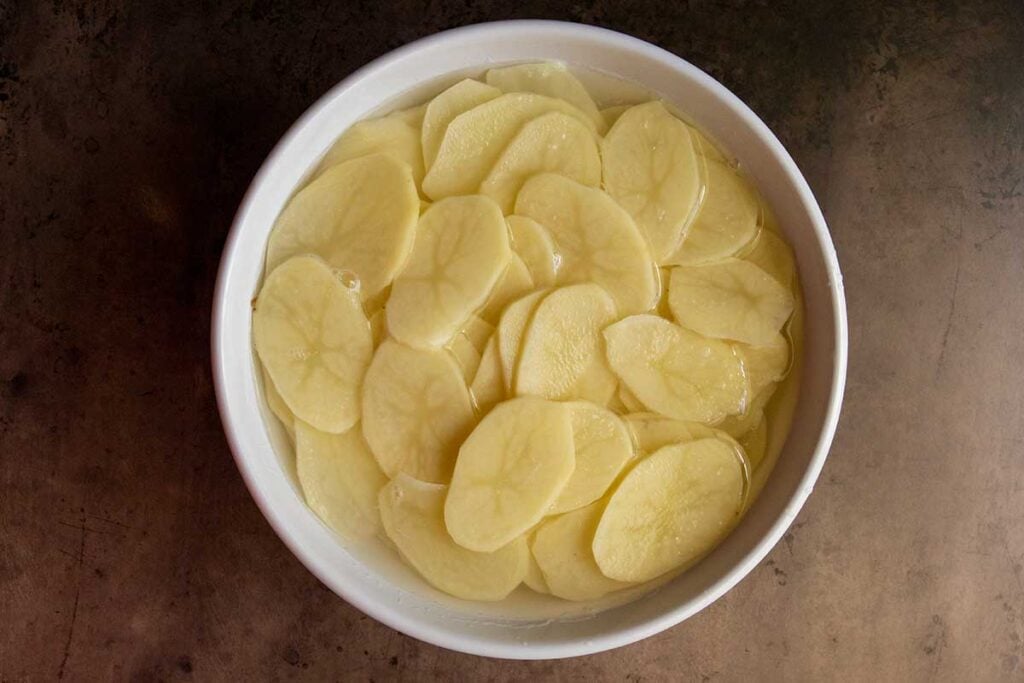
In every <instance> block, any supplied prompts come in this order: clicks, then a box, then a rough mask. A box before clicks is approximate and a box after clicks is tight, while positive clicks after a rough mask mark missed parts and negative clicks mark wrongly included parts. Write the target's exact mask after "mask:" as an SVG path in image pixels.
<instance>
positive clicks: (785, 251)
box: [742, 226, 796, 290]
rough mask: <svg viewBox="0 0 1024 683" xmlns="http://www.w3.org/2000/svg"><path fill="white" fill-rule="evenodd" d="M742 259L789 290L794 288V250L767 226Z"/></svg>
mask: <svg viewBox="0 0 1024 683" xmlns="http://www.w3.org/2000/svg"><path fill="white" fill-rule="evenodd" d="M742 258H743V259H744V260H746V261H750V262H751V263H753V264H754V265H755V266H757V267H758V268H760V269H761V270H763V271H764V272H766V273H768V274H769V275H771V276H772V277H773V278H775V280H776V281H777V282H779V283H780V284H781V285H782V286H783V287H785V288H786V289H787V290H791V289H792V288H793V283H794V281H795V280H796V263H795V261H794V260H793V250H792V249H790V248H789V245H788V244H786V243H785V242H784V241H783V240H782V238H781V237H779V236H778V235H777V234H776V233H775V232H773V231H772V230H770V229H768V227H767V226H765V227H762V228H761V232H759V233H758V235H757V238H756V239H755V240H754V242H753V243H752V244H751V246H750V249H749V251H745V252H744V253H743V255H742Z"/></svg>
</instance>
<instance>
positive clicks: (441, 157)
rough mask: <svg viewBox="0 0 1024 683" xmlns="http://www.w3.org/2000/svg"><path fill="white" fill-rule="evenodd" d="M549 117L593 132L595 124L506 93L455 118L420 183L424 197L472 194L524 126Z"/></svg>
mask: <svg viewBox="0 0 1024 683" xmlns="http://www.w3.org/2000/svg"><path fill="white" fill-rule="evenodd" d="M552 111H558V112H562V113H563V114H567V115H568V116H572V117H574V118H576V119H578V120H579V121H580V122H581V123H583V124H584V125H586V126H587V127H588V128H590V129H591V130H594V122H593V121H591V120H590V119H589V118H587V116H586V115H585V114H582V113H581V112H580V111H579V110H578V109H576V108H575V107H573V106H572V105H571V104H568V103H566V102H565V101H563V100H560V99H555V98H553V97H545V96H543V95H534V94H532V93H508V94H505V95H502V96H501V97H498V98H495V99H493V100H490V101H489V102H484V103H483V104H481V105H479V106H476V107H474V108H472V109H470V110H469V111H467V112H464V113H462V114H460V115H458V116H456V117H455V118H454V119H452V121H451V123H449V124H448V128H447V130H446V132H445V134H444V138H443V139H442V140H441V146H440V147H439V148H438V150H437V156H436V157H435V159H434V163H433V164H431V166H430V170H429V171H428V172H427V175H426V176H425V177H424V178H423V191H424V192H425V193H426V195H427V196H428V197H430V198H431V199H440V198H442V197H450V196H452V195H459V194H474V193H476V192H477V191H478V189H479V188H480V183H482V182H483V181H484V178H485V177H486V176H487V173H488V172H489V171H490V170H491V168H492V167H493V166H494V164H495V162H496V161H497V160H498V157H499V156H501V153H502V151H504V149H505V148H506V147H507V146H508V144H509V142H511V141H512V138H513V137H515V135H516V133H518V132H519V129H520V128H521V127H522V126H523V124H525V123H526V122H527V121H530V120H531V119H534V118H536V117H538V116H540V115H541V114H547V113H548V112H552Z"/></svg>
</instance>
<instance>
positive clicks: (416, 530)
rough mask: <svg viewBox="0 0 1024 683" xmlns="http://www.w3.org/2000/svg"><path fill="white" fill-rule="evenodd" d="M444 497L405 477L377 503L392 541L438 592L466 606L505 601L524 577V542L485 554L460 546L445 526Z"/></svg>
mask: <svg viewBox="0 0 1024 683" xmlns="http://www.w3.org/2000/svg"><path fill="white" fill-rule="evenodd" d="M445 491H446V487H444V486H441V485H438V484H429V483H426V482H422V481H416V480H415V479H413V478H411V477H408V476H406V475H399V476H398V477H396V478H395V479H393V480H392V481H391V483H390V484H388V485H387V486H385V487H384V488H383V489H381V491H380V497H379V503H380V516H381V522H382V523H383V525H384V530H385V532H386V533H387V535H388V538H390V539H391V540H392V542H394V544H395V545H396V546H397V547H398V549H399V551H401V553H402V557H404V558H405V559H406V560H407V561H408V562H409V564H411V565H412V566H413V567H414V568H415V569H416V571H418V572H419V573H420V574H421V575H422V576H423V578H424V579H426V580H427V582H429V583H430V584H431V585H432V586H434V587H435V588H437V589H439V590H442V591H444V592H445V593H448V594H450V595H454V596H455V597H457V598H463V599H466V600H487V601H493V600H501V599H502V598H504V597H505V596H506V595H508V594H509V593H511V592H512V591H513V590H514V589H515V587H516V586H518V585H519V584H520V583H522V581H523V578H524V577H525V576H526V570H527V566H528V562H529V552H530V551H529V548H527V546H526V540H525V539H523V538H517V539H515V540H514V541H512V542H511V543H509V544H508V545H506V546H504V547H502V548H499V549H497V550H495V551H494V552H486V553H478V552H473V551H472V550H467V549H466V548H463V547H461V546H459V545H457V544H456V543H455V542H454V541H452V539H451V536H449V535H448V531H447V530H446V529H445V525H444V501H445Z"/></svg>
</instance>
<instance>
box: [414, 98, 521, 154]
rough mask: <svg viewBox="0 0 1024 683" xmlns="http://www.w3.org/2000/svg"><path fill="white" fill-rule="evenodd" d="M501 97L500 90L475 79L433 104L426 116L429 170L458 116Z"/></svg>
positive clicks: (424, 142)
mask: <svg viewBox="0 0 1024 683" xmlns="http://www.w3.org/2000/svg"><path fill="white" fill-rule="evenodd" d="M499 95H501V91H500V90H498V89H497V88H494V87H492V86H489V85H487V84H486V83H481V82H480V81H475V80H473V79H472V78H467V79H465V80H462V81H459V82H458V83H456V84H455V85H453V86H452V87H450V88H448V89H447V90H445V91H444V92H442V93H441V94H440V95H438V96H437V97H435V98H434V99H432V100H430V102H429V103H428V104H427V109H426V112H425V113H424V115H423V133H422V137H421V142H422V145H423V161H424V163H425V164H426V167H427V168H428V169H429V168H430V167H431V166H432V165H433V163H434V159H435V158H436V157H437V150H438V149H439V148H440V147H441V140H443V139H444V133H445V131H446V130H448V124H449V123H451V122H452V119H454V118H455V117H456V116H458V115H459V114H461V113H463V112H467V111H469V110H470V109H472V108H473V107H476V106H478V105H481V104H483V103H484V102H489V101H490V100H493V99H494V98H496V97H498V96H499Z"/></svg>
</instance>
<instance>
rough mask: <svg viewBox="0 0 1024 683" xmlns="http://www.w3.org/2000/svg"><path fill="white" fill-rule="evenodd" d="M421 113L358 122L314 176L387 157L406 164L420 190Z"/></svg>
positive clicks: (410, 112)
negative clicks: (353, 161) (357, 161)
mask: <svg viewBox="0 0 1024 683" xmlns="http://www.w3.org/2000/svg"><path fill="white" fill-rule="evenodd" d="M421 117H422V109H421V108H420V107H416V109H415V110H406V111H401V112H395V113H393V114H389V115H387V116H383V117H381V118H377V119H367V120H365V121H358V122H356V123H354V124H352V126H350V127H349V128H348V130H346V131H345V132H344V133H342V134H341V137H339V138H338V140H337V141H336V142H335V143H334V144H333V145H332V146H331V148H330V149H329V150H327V154H326V155H324V158H323V160H322V161H321V162H320V166H319V170H318V172H317V175H319V174H320V173H323V172H324V171H326V170H327V169H329V168H331V167H332V166H336V165H338V164H340V163H342V162H345V161H349V160H350V159H357V158H359V157H364V156H367V155H369V154H387V155H389V156H392V157H394V158H395V159H396V160H398V161H400V162H402V163H404V164H406V165H407V166H408V167H409V170H410V171H412V177H413V180H415V181H416V186H417V187H419V185H420V183H421V182H423V152H422V149H421V147H420V124H419V119H420V118H421Z"/></svg>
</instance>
